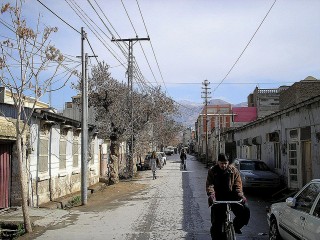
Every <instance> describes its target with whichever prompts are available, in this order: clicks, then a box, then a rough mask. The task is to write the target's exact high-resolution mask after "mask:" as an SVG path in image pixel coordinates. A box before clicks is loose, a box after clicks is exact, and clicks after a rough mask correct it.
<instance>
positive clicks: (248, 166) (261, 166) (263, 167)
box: [240, 161, 270, 171]
mask: <svg viewBox="0 0 320 240" xmlns="http://www.w3.org/2000/svg"><path fill="white" fill-rule="evenodd" d="M240 170H256V171H269V170H270V169H269V167H268V166H267V164H265V163H264V162H252V161H242V162H241V163H240Z"/></svg>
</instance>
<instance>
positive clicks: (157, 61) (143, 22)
mask: <svg viewBox="0 0 320 240" xmlns="http://www.w3.org/2000/svg"><path fill="white" fill-rule="evenodd" d="M136 2H137V5H138V8H139V12H140V15H141V18H142V21H143V24H144V28H145V29H146V32H147V34H148V36H150V35H149V32H148V29H147V26H146V23H145V21H144V18H143V15H142V11H141V8H140V5H139V2H138V0H136ZM150 45H151V49H152V52H153V56H154V58H155V60H156V63H157V66H158V70H159V73H160V76H161V79H162V82H163V84H164V87H165V89H166V92H168V90H167V87H166V84H165V82H164V79H163V75H162V72H161V70H160V66H159V62H158V59H157V57H156V54H155V51H154V48H153V45H152V42H151V41H150Z"/></svg>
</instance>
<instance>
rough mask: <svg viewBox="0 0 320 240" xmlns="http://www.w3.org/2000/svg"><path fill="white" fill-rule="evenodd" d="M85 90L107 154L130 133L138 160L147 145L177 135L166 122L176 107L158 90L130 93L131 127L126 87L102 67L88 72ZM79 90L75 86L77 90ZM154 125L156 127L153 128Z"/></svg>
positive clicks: (96, 67)
mask: <svg viewBox="0 0 320 240" xmlns="http://www.w3.org/2000/svg"><path fill="white" fill-rule="evenodd" d="M88 86H89V105H90V106H91V107H94V108H95V112H96V121H97V124H98V127H99V135H100V137H104V138H110V139H111V145H112V146H111V150H112V149H116V148H115V147H114V145H113V144H118V143H117V141H118V140H122V141H125V140H127V139H129V138H130V135H131V134H132V132H133V134H134V150H135V155H136V156H137V157H138V158H139V155H141V154H142V153H143V151H145V150H146V147H145V146H147V145H149V142H151V141H155V139H156V140H157V141H155V142H165V141H168V139H170V141H171V138H172V135H173V134H175V133H177V132H176V130H178V127H174V126H173V125H172V124H174V125H175V126H177V125H178V124H175V122H173V121H171V120H170V119H172V115H173V114H175V113H176V111H177V107H176V106H175V104H174V101H173V100H172V99H171V98H168V97H167V96H166V95H165V94H164V93H163V92H162V91H161V88H151V87H149V88H147V89H149V90H148V92H144V93H141V92H139V91H137V90H134V91H133V93H132V101H133V104H132V105H133V124H131V115H130V114H131V111H130V110H131V109H129V107H128V106H130V104H129V102H130V101H131V99H129V97H128V96H129V95H128V94H129V92H128V86H127V85H126V84H124V83H121V82H119V81H117V80H116V79H114V78H112V76H111V74H110V72H109V66H108V65H107V64H106V63H104V62H101V63H100V64H98V65H97V66H94V67H93V68H92V76H91V78H90V79H89V84H88ZM80 87H81V86H80V84H79V86H78V88H80ZM170 124H171V125H170ZM154 125H156V127H153V126H154ZM132 126H133V129H132ZM160 126H161V127H162V128H163V129H164V130H163V131H161V129H162V128H161V129H160ZM150 132H151V134H150ZM159 139H161V140H159ZM112 154H113V153H112ZM127 167H128V168H131V167H132V166H127Z"/></svg>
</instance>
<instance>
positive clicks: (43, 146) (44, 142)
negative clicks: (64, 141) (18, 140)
mask: <svg viewBox="0 0 320 240" xmlns="http://www.w3.org/2000/svg"><path fill="white" fill-rule="evenodd" d="M48 146H49V140H48V138H46V137H45V136H41V135H40V149H39V172H47V171H48V157H49V156H48V155H49V147H48Z"/></svg>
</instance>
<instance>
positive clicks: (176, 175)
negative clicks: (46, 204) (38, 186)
mask: <svg viewBox="0 0 320 240" xmlns="http://www.w3.org/2000/svg"><path fill="white" fill-rule="evenodd" d="M207 171H208V170H207V168H205V165H204V164H202V163H200V162H198V161H196V159H195V158H194V157H193V156H191V155H188V158H187V170H186V171H181V170H180V161H179V155H178V154H175V155H172V156H167V164H166V165H165V166H164V168H162V169H161V170H158V171H157V179H155V180H152V172H151V171H150V170H148V171H142V172H139V174H140V178H139V179H137V180H135V181H137V183H139V184H144V185H147V187H146V188H145V189H143V190H142V191H139V192H137V193H135V194H132V195H129V196H127V197H125V198H124V199H123V198H122V199H115V200H114V201H113V202H112V203H111V204H108V205H104V206H103V205H100V206H99V207H97V208H91V209H90V210H88V209H86V211H83V210H81V208H79V209H78V208H74V209H71V210H69V213H68V214H66V215H65V216H64V217H63V218H62V219H61V221H60V222H58V223H57V224H56V225H53V226H50V227H49V228H47V229H46V230H45V231H44V232H43V233H42V235H40V236H39V235H38V236H37V237H36V238H34V239H44V240H50V239H119V240H124V239H126V240H133V239H136V240H145V239H166V240H168V239H169V240H170V239H199V240H207V239H208V240H209V239H211V238H210V233H209V229H210V226H211V223H210V209H209V208H208V205H207V196H206V193H205V180H206V175H207ZM246 196H247V198H248V202H249V207H250V209H251V219H250V222H249V224H248V226H244V227H243V228H242V232H243V233H242V235H239V234H237V239H240V240H241V239H243V240H251V239H259V240H260V239H268V237H267V235H266V233H267V231H268V225H267V221H266V211H265V207H266V206H267V205H268V203H266V202H264V201H263V200H262V199H260V198H259V197H258V196H254V195H253V194H252V193H251V194H250V195H248V194H246ZM89 201H90V200H89ZM57 211H59V210H57ZM61 211H64V210H61Z"/></svg>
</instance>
